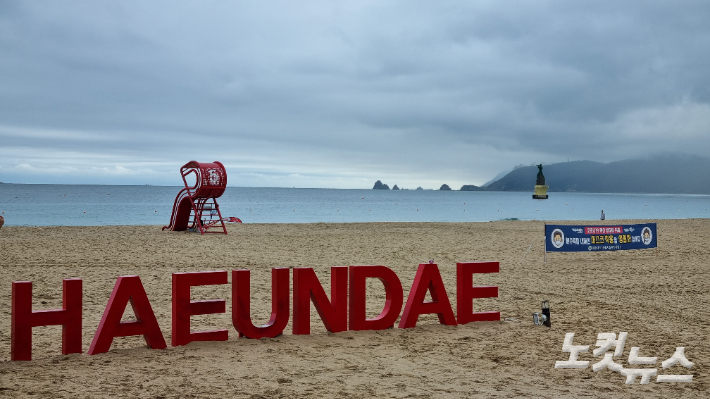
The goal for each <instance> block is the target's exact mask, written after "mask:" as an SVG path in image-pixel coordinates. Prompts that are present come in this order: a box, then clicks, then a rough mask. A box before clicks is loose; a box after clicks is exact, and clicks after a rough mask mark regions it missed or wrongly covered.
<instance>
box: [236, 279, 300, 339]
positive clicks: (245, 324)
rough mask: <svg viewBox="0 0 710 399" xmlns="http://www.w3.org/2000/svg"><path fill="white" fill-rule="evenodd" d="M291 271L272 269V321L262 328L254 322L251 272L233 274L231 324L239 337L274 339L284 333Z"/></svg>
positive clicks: (286, 322)
mask: <svg viewBox="0 0 710 399" xmlns="http://www.w3.org/2000/svg"><path fill="white" fill-rule="evenodd" d="M289 277H290V275H289V269H288V268H287V267H279V268H273V269H271V318H270V319H269V322H268V323H266V324H264V325H263V326H258V327H257V326H254V324H253V323H252V322H251V293H250V289H249V288H250V287H249V285H250V281H249V270H232V324H234V328H236V329H237V331H239V336H240V337H247V338H253V339H259V338H273V337H277V336H279V335H281V334H283V332H284V328H286V324H288V318H289V308H290V306H289V297H288V294H289V288H290V287H289Z"/></svg>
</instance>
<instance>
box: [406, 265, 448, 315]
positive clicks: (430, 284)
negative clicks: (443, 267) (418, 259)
mask: <svg viewBox="0 0 710 399" xmlns="http://www.w3.org/2000/svg"><path fill="white" fill-rule="evenodd" d="M427 290H429V292H430V293H431V300H432V301H431V302H424V297H425V296H426V292H427ZM428 313H436V314H437V315H438V316H439V322H440V323H441V324H446V325H447V326H455V325H456V317H455V316H454V311H453V310H451V303H449V297H448V296H446V288H444V282H443V281H442V280H441V275H440V274H439V268H438V267H437V266H436V263H422V264H420V265H419V269H418V270H417V275H416V276H415V277H414V283H412V290H411V291H409V297H408V298H407V304H406V305H405V306H404V312H402V319H401V320H400V321H399V328H411V327H414V326H416V325H417V319H418V318H419V315H420V314H428Z"/></svg>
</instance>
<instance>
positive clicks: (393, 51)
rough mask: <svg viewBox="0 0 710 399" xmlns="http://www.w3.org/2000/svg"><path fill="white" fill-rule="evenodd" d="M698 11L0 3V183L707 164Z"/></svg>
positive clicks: (709, 27)
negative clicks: (662, 159)
mask: <svg viewBox="0 0 710 399" xmlns="http://www.w3.org/2000/svg"><path fill="white" fill-rule="evenodd" d="M708 21H710V2H708V1H707V0H701V1H672V2H671V1H648V0H647V1H629V2H627V1H608V2H600V1H589V2H586V1H567V2H557V1H470V0H466V1H441V2H438V1H411V0H407V1H363V0H357V1H302V2H299V1H268V2H261V1H244V2H239V1H192V2H185V1H182V2H181V1H177V2H176V1H61V2H60V1H20V2H15V1H10V0H2V1H0V181H3V182H12V183H97V184H159V185H180V184H182V181H181V179H180V175H179V168H180V166H182V165H183V164H184V163H186V162H188V161H190V160H197V161H202V162H211V161H215V160H217V161H221V162H222V163H224V164H225V166H226V167H227V173H228V176H229V182H230V185H231V186H270V187H332V188H371V187H372V185H373V184H374V182H375V180H377V179H380V180H382V181H383V182H384V183H387V184H389V185H390V186H392V185H394V184H398V185H399V186H400V187H405V188H416V187H417V186H422V187H424V188H438V187H439V186H440V185H441V184H443V183H447V184H449V185H450V186H451V187H452V188H455V189H457V188H459V187H460V186H461V185H462V184H476V185H481V184H483V183H485V182H486V181H488V180H490V179H491V178H493V177H494V176H495V175H496V174H498V173H499V172H501V171H503V170H506V169H512V167H513V166H515V165H517V164H521V163H522V164H527V165H529V164H532V163H540V162H545V163H553V162H560V161H567V159H570V160H582V159H588V160H594V161H602V162H608V161H615V160H621V159H626V158H632V157H639V156H648V155H649V154H655V153H658V152H661V151H673V152H684V153H691V154H700V155H707V154H710V67H709V66H710V23H708Z"/></svg>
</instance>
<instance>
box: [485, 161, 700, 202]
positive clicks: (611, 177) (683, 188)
mask: <svg viewBox="0 0 710 399" xmlns="http://www.w3.org/2000/svg"><path fill="white" fill-rule="evenodd" d="M537 171H538V170H537V167H535V166H526V167H522V168H519V169H516V170H514V171H512V172H510V173H508V174H507V175H506V176H505V177H503V178H501V179H500V180H498V181H496V182H493V183H491V184H490V185H489V186H487V187H486V190H487V191H530V192H532V191H533V188H534V186H535V177H536V176H537ZM543 173H544V174H545V180H546V184H547V185H548V186H550V189H549V192H555V191H558V192H559V191H580V192H590V193H658V194H660V193H669V194H710V158H705V157H699V156H694V155H681V154H673V155H667V154H666V155H658V156H654V157H649V158H644V159H628V160H624V161H617V162H610V163H606V164H605V163H601V162H592V161H574V162H562V163H557V164H551V165H545V166H544V168H543Z"/></svg>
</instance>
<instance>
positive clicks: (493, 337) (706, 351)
mask: <svg viewBox="0 0 710 399" xmlns="http://www.w3.org/2000/svg"><path fill="white" fill-rule="evenodd" d="M638 222H645V221H630V220H624V221H619V220H616V221H609V220H607V221H606V222H602V224H607V225H618V224H622V223H624V224H626V223H638ZM563 223H567V224H585V223H587V224H599V223H600V222H598V221H593V222H563ZM657 223H658V242H659V248H658V250H657V251H656V250H636V251H624V252H621V251H620V252H604V253H551V254H548V255H547V264H544V263H543V223H542V222H535V221H532V222H522V221H511V222H490V223H361V224H268V225H267V224H243V225H230V226H229V235H226V236H225V235H206V236H200V235H198V234H195V233H186V232H167V231H161V230H160V227H157V226H108V227H12V226H5V227H3V229H2V230H0V262H1V263H2V275H1V276H0V279H1V283H0V301H1V302H0V303H2V306H1V307H0V309H1V310H0V312H1V313H2V314H1V316H0V359H1V361H0V397H30V396H32V397H53V398H54V397H67V398H69V397H71V398H75V397H107V398H108V397H146V398H153V397H244V398H272V397H284V398H295V397H319V398H320V397H332V398H344V397H361V398H367V397H401V398H404V397H418V398H424V397H435V398H436V397H453V398H458V397H519V396H520V397H632V398H634V397H637V398H669V397H707V395H708V392H710V377H709V376H708V373H709V372H710V366H709V364H710V341H708V337H710V310H708V305H709V304H710V293H709V292H710V220H708V219H700V220H699V219H690V220H660V221H657ZM531 244H532V246H531ZM529 247H530V251H529V252H527V253H526V250H527V249H528V248H529ZM429 259H434V261H435V262H436V263H437V264H438V265H439V269H440V271H441V275H442V277H443V280H444V283H445V285H446V289H447V291H448V294H449V298H450V300H451V302H452V306H453V308H454V311H455V310H456V305H455V303H456V295H455V294H456V275H455V267H456V262H465V261H498V262H500V273H499V274H483V275H476V276H475V279H474V284H476V285H497V286H499V287H500V288H499V291H500V297H499V298H498V299H480V300H475V301H474V308H475V309H476V310H481V311H484V310H499V311H500V312H501V322H477V323H470V324H466V325H460V326H443V325H440V324H439V322H438V318H437V317H436V316H435V315H423V316H421V317H420V318H419V322H418V324H417V326H416V327H415V328H411V329H406V330H405V329H398V328H395V329H389V330H384V331H347V332H342V333H336V334H332V333H328V332H327V331H326V330H325V328H324V327H323V323H322V322H321V321H320V318H319V317H318V314H317V312H316V311H315V310H314V308H313V306H311V326H312V327H311V335H308V336H304V335H301V336H294V335H291V325H290V323H289V326H288V327H287V328H286V331H285V334H284V335H282V336H280V337H278V338H274V339H262V340H250V339H244V338H238V334H237V332H236V331H235V330H234V328H233V327H232V324H231V284H228V285H218V286H203V287H196V288H193V300H200V299H220V298H221V299H226V300H227V313H225V314H212V315H203V316H195V317H192V329H193V331H201V330H211V329H228V330H229V340H228V341H226V342H195V343H191V344H189V345H187V346H181V347H171V346H170V336H171V332H170V328H171V274H172V273H175V272H191V271H208V270H232V269H249V270H251V279H252V280H251V286H252V317H254V322H255V324H261V323H264V322H266V321H267V319H268V316H269V313H270V310H271V283H270V278H271V274H270V269H271V268H272V267H312V268H314V269H315V271H316V273H317V275H318V277H319V279H320V281H321V283H322V284H323V286H324V288H325V289H326V292H327V293H328V294H330V288H329V287H330V267H331V266H348V265H384V266H387V267H389V268H391V269H393V270H394V271H395V272H396V273H397V275H398V276H399V278H400V279H401V281H402V285H403V287H404V291H405V300H406V295H407V294H408V292H409V290H410V287H411V284H412V280H413V278H414V275H415V272H416V269H417V266H418V264H419V263H427V262H428V260H429ZM121 275H139V276H140V278H141V280H142V282H143V284H144V286H145V289H146V292H147V294H148V297H149V298H150V301H151V304H152V307H153V310H154V312H155V314H156V316H157V319H158V322H159V323H160V326H161V329H162V332H163V335H164V337H165V340H166V342H167V343H168V348H167V349H164V350H154V349H149V348H146V346H145V342H144V340H143V338H142V337H125V338H116V339H115V340H114V343H113V346H112V350H111V351H110V352H109V353H105V354H99V355H95V356H89V355H87V354H86V353H84V354H73V355H69V356H63V355H62V354H61V327H60V326H51V327H37V328H34V333H33V337H34V338H33V339H34V344H33V353H32V355H33V360H32V361H29V362H13V361H10V310H11V307H10V305H11V282H12V281H20V280H30V281H33V282H34V309H35V310H38V309H54V308H60V307H61V286H62V285H61V280H62V279H63V278H72V277H75V278H82V279H83V282H84V294H83V295H84V302H83V303H84V305H83V306H84V308H83V309H84V329H83V348H84V352H86V351H87V350H88V347H89V344H90V343H91V340H92V338H93V335H94V333H95V331H96V327H97V325H98V323H99V320H100V318H101V316H102V314H103V311H104V308H105V306H106V303H107V301H108V297H109V294H110V293H111V290H112V288H113V286H114V284H115V282H116V277H117V276H121ZM230 280H231V277H230ZM382 293H383V291H382V288H381V284H380V283H379V282H377V281H373V282H371V283H368V312H369V317H373V316H375V315H377V314H378V313H379V311H380V310H381V309H382V306H383V303H384V297H383V294H382ZM544 299H547V300H549V301H550V303H551V311H552V318H551V320H552V328H547V327H542V326H535V325H533V323H532V313H533V312H539V311H540V301H542V300H544ZM130 315H132V311H130V307H129V310H128V311H127V312H126V313H125V314H124V317H127V318H130ZM503 319H513V320H509V321H504V320H503ZM622 331H625V332H628V334H629V335H628V338H627V341H626V345H625V347H624V353H623V356H621V357H618V358H614V360H615V361H616V362H617V363H619V364H621V365H623V366H624V367H626V368H654V367H655V368H657V369H658V373H659V374H692V375H693V376H694V378H693V381H692V382H690V383H659V382H656V379H655V377H653V378H652V379H651V383H650V384H648V385H639V383H638V382H639V381H638V379H637V380H636V383H635V384H633V385H626V384H624V382H625V379H626V378H625V377H624V376H622V375H621V374H619V373H618V372H613V371H610V370H608V369H605V370H602V371H598V372H593V371H592V364H594V363H596V362H598V361H599V360H601V356H599V357H596V358H595V357H594V356H593V355H592V353H591V351H592V350H593V349H594V348H596V346H595V343H596V338H597V334H598V333H602V332H614V333H617V334H618V333H619V332H622ZM569 332H573V333H575V337H574V344H575V345H590V351H589V352H587V353H581V354H580V355H579V360H587V361H589V362H590V363H589V366H588V367H587V368H586V369H555V368H554V365H555V361H558V360H568V359H569V354H568V353H563V352H562V343H563V340H564V337H565V333H569ZM681 346H682V347H685V355H686V357H687V358H688V360H690V361H691V362H694V363H695V365H694V366H693V367H692V368H691V369H685V368H683V367H681V366H680V365H675V366H673V367H672V368H670V369H667V370H663V369H662V367H661V362H662V361H663V360H666V359H668V358H669V357H671V356H672V355H673V353H674V352H675V348H676V347H681ZM631 347H640V348H641V350H640V356H656V357H658V360H657V363H656V365H655V366H649V365H636V366H635V365H630V364H629V362H628V358H629V352H630V350H631Z"/></svg>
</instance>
